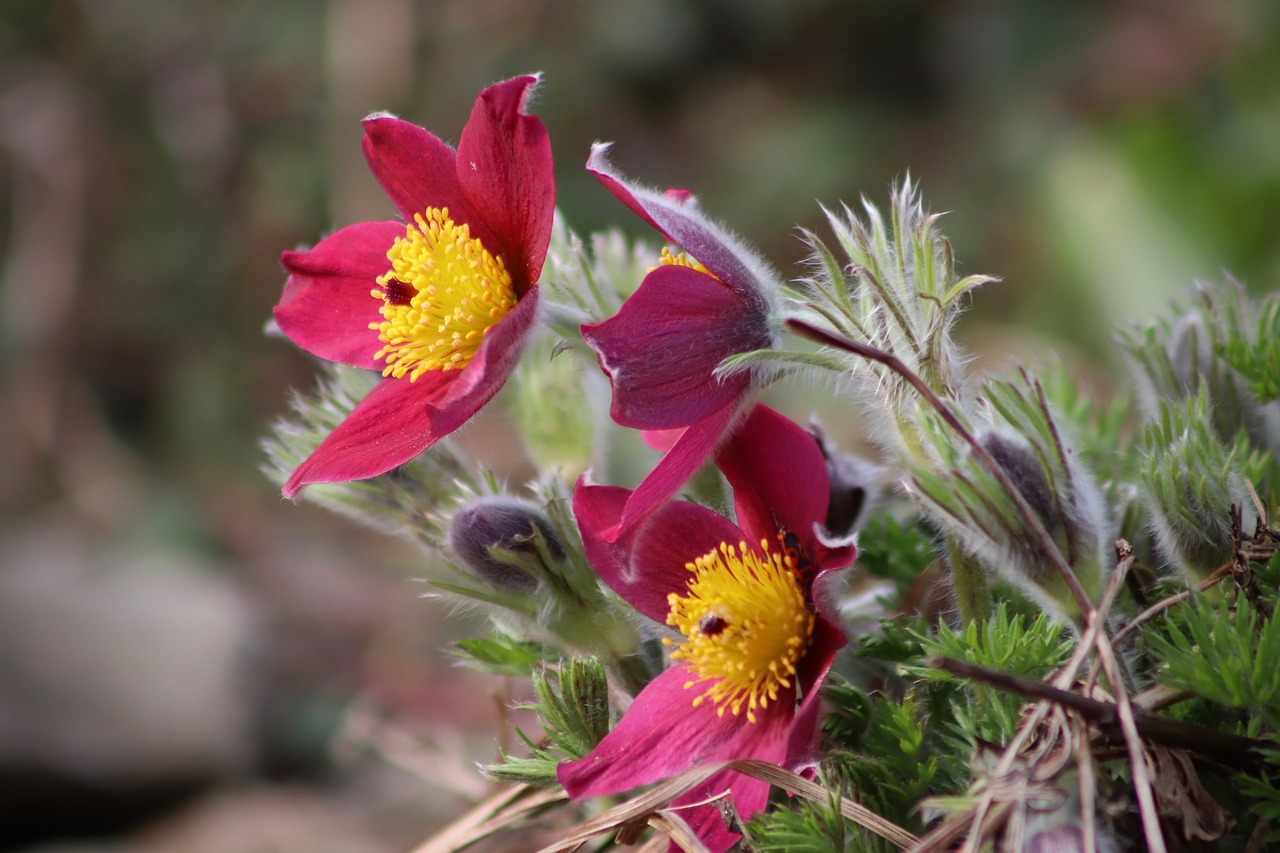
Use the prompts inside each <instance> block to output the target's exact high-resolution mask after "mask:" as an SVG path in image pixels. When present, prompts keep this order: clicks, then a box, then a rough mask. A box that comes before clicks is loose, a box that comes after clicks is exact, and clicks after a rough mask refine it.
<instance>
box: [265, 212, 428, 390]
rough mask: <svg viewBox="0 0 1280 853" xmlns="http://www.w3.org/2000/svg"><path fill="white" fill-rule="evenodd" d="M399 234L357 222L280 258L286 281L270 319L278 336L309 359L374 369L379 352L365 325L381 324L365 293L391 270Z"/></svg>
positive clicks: (390, 226)
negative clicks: (390, 254)
mask: <svg viewBox="0 0 1280 853" xmlns="http://www.w3.org/2000/svg"><path fill="white" fill-rule="evenodd" d="M402 234H404V226H403V225H401V224H400V223H398V222H362V223H360V224H359V225H350V226H348V227H346V228H343V229H342V230H340V231H336V232H334V233H333V234H330V235H329V236H328V237H325V238H324V239H323V240H321V241H320V242H319V243H317V244H316V246H315V247H314V248H313V249H311V250H310V251H305V252H285V253H284V255H283V256H282V257H281V262H282V263H283V264H284V268H285V270H287V271H288V272H289V280H288V281H287V282H286V283H285V286H284V295H283V296H281V297H280V302H279V303H278V304H277V305H276V307H275V309H274V310H273V313H274V315H275V318H276V324H277V325H278V326H279V327H280V331H281V332H283V333H284V334H285V336H286V337H287V338H289V340H291V341H293V342H294V343H295V344H297V345H298V346H300V347H302V348H303V349H304V350H306V351H307V352H309V353H311V354H312V355H317V356H320V357H321V358H325V359H328V360H330V361H336V362H340V363H342V364H349V365H351V366H352V367H363V368H368V369H378V368H379V367H380V365H379V364H378V362H377V361H375V360H374V358H373V356H374V354H375V353H376V352H378V350H379V349H380V348H381V347H382V343H381V341H379V340H378V333H377V332H376V331H374V330H372V329H370V328H369V324H370V323H376V322H377V321H378V320H379V319H381V314H380V313H379V310H378V308H379V306H380V305H381V303H380V302H379V301H378V300H377V299H374V298H373V297H372V296H371V295H370V292H371V291H372V290H373V289H374V288H375V287H377V282H376V281H375V279H376V278H377V277H378V276H380V275H382V274H383V273H385V272H386V271H387V270H388V269H389V268H390V266H391V262H390V261H388V260H387V250H388V249H390V248H391V244H392V243H394V242H395V239H396V237H399V236H401V235H402Z"/></svg>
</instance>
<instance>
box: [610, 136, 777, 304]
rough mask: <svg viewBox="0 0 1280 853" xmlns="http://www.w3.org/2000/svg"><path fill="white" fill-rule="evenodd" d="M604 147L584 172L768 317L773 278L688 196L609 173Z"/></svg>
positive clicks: (760, 262) (749, 252) (773, 284)
mask: <svg viewBox="0 0 1280 853" xmlns="http://www.w3.org/2000/svg"><path fill="white" fill-rule="evenodd" d="M608 150H609V143H602V142H597V143H596V144H595V145H593V146H592V147H591V156H590V157H589V158H588V159H587V171H588V172H590V173H591V174H593V175H595V176H596V178H597V180H599V181H600V183H602V184H604V185H605V187H606V188H607V189H608V190H609V192H611V193H613V194H614V195H615V196H616V197H617V198H618V200H619V201H621V202H622V203H623V204H625V205H626V206H627V207H629V208H631V209H632V210H633V211H634V212H635V213H636V214H638V215H639V216H640V218H641V219H643V220H644V221H646V222H648V223H649V224H650V225H652V226H653V227H654V228H657V229H658V230H659V231H661V232H662V233H663V234H664V235H665V236H666V238H667V239H668V240H670V241H671V242H672V243H675V244H676V245H677V246H679V247H680V248H682V249H684V250H685V251H686V252H688V253H689V254H690V255H692V256H693V257H695V258H697V259H698V260H699V261H700V262H701V263H702V265H703V266H704V267H706V268H707V269H709V270H711V272H712V273H713V274H714V275H715V276H716V277H717V278H719V279H720V280H721V281H723V282H724V283H725V284H726V285H728V287H729V288H731V289H732V290H733V291H735V292H736V293H737V294H738V295H739V296H740V297H741V298H742V299H743V300H745V301H746V302H747V303H748V304H749V305H751V307H752V310H754V311H755V312H757V313H760V314H768V313H769V303H770V301H771V294H773V293H775V292H776V291H777V290H778V284H777V276H776V275H775V274H774V273H773V272H772V271H770V270H769V269H768V267H767V265H766V264H765V263H764V261H762V260H761V259H760V258H759V257H757V256H756V254H755V253H754V252H752V251H751V250H750V249H748V248H747V247H746V246H745V245H743V243H742V242H741V241H739V240H738V239H737V238H735V237H733V236H731V235H730V234H729V233H728V232H726V231H724V230H723V229H722V228H720V227H719V226H717V225H715V224H713V223H712V222H710V221H709V220H708V219H706V218H705V217H704V216H702V214H701V213H699V212H698V209H697V206H696V205H695V204H694V203H693V202H692V201H691V200H690V198H689V194H688V193H687V192H683V191H680V192H674V193H660V192H656V191H654V190H651V189H647V188H645V187H642V186H639V185H638V184H633V183H631V182H629V181H627V180H626V179H625V178H623V177H622V176H621V175H619V174H618V173H617V172H615V171H614V170H613V166H612V165H611V164H610V163H609V160H608V157H607V154H606V152H607V151H608Z"/></svg>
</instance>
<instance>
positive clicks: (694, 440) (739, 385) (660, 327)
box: [582, 144, 779, 538]
mask: <svg viewBox="0 0 1280 853" xmlns="http://www.w3.org/2000/svg"><path fill="white" fill-rule="evenodd" d="M607 150H608V145H605V144H597V145H596V146H595V147H594V148H593V149H592V151H591V157H590V159H589V160H588V161H587V170H588V171H590V172H591V173H592V174H593V175H595V176H596V178H598V179H599V180H600V182H601V183H602V184H604V185H605V187H606V188H608V189H609V191H610V192H612V193H613V194H614V195H615V196H617V198H618V199H619V200H620V201H622V202H623V203H624V204H626V205H627V207H629V208H631V210H633V211H634V212H635V213H637V214H639V216H640V217H641V218H642V219H644V220H645V221H646V222H648V223H649V224H650V225H652V226H653V227H654V228H656V229H658V231H660V232H661V233H662V234H663V236H664V237H666V239H667V240H668V241H669V242H671V243H673V244H675V245H676V246H678V247H679V248H680V249H682V250H683V252H684V253H683V254H678V255H672V254H670V253H667V252H664V254H663V258H662V263H661V264H660V265H659V266H658V267H656V268H655V269H653V270H651V271H650V272H649V274H648V275H647V276H645V279H644V281H643V282H641V284H640V287H639V288H638V289H637V290H636V292H635V293H634V294H632V296H631V297H630V298H629V299H627V301H626V302H625V303H623V306H622V308H621V309H620V310H619V311H618V313H617V314H616V315H614V316H613V317H611V318H609V319H608V320H605V321H604V322H602V323H595V324H587V325H584V326H583V327H582V336H583V338H584V339H585V340H586V342H587V343H588V344H589V345H590V346H591V347H592V349H594V350H595V351H596V353H597V355H598V356H599V359H600V366H601V367H602V368H603V369H604V371H605V372H606V373H607V374H608V375H609V379H610V381H611V382H612V383H613V403H612V406H611V409H610V413H611V414H612V416H613V419H614V420H615V421H617V422H618V423H619V424H621V425H622V426H625V427H631V428H633V429H641V430H646V431H648V432H650V433H659V432H661V433H664V434H663V435H658V436H652V442H651V443H653V444H655V446H659V447H660V448H661V449H666V450H667V453H666V455H665V456H664V457H663V459H662V461H661V462H659V463H658V465H657V466H656V467H655V468H654V470H653V471H652V472H651V473H650V474H649V476H648V477H646V478H645V480H644V482H642V483H641V484H640V486H639V487H638V488H637V489H636V490H635V493H634V494H633V495H632V496H631V498H630V500H629V501H628V502H627V506H626V507H625V509H624V510H623V511H622V513H621V514H620V517H619V526H618V527H617V528H616V529H615V530H613V531H610V532H609V533H608V535H609V536H610V537H612V538H616V537H617V536H619V535H621V534H622V533H623V532H624V531H625V530H626V529H628V528H630V527H632V526H633V525H634V524H636V523H637V522H639V521H640V520H642V519H643V518H644V517H645V516H647V515H648V514H649V513H651V512H653V511H654V510H655V509H656V508H657V507H658V506H659V505H660V504H661V503H662V502H663V501H665V500H666V499H667V498H670V497H671V496H672V495H673V494H675V492H676V491H677V490H678V489H679V488H680V486H681V485H682V484H683V483H684V482H685V480H687V479H688V478H689V477H690V476H691V475H692V474H693V472H694V471H696V470H697V468H698V466H699V465H701V464H702V462H703V461H704V460H705V459H706V458H707V457H708V456H709V455H710V454H711V453H712V451H713V450H714V449H715V447H716V446H717V445H718V444H719V443H720V441H721V440H722V439H723V437H724V436H725V435H727V434H728V433H729V432H730V431H731V429H732V427H733V426H734V425H735V423H736V422H737V421H738V420H740V419H741V416H742V415H743V414H744V413H745V412H746V410H747V408H748V407H749V402H750V400H749V398H750V392H751V390H752V388H753V386H755V385H756V384H758V377H757V376H756V375H755V374H754V373H753V372H752V371H744V372H739V373H734V374H731V375H727V376H717V375H716V374H715V370H716V368H717V367H718V366H719V365H720V363H721V362H722V361H724V359H725V358H727V357H729V356H731V355H735V354H737V353H744V352H751V351H753V350H758V349H766V348H769V347H772V346H773V343H774V338H775V334H776V331H775V328H774V326H775V325H776V320H775V319H774V318H775V311H774V300H775V294H776V293H777V291H778V288H779V284H778V281H777V277H776V276H775V274H774V273H773V272H772V271H770V270H769V268H768V266H767V265H766V264H765V263H764V262H763V261H762V260H761V259H760V258H759V257H757V256H756V255H755V253H753V252H752V251H751V250H750V249H748V248H747V247H746V246H745V245H743V244H742V242H741V241H739V240H738V239H737V238H735V237H733V236H732V235H730V234H728V233H727V232H726V231H725V230H724V229H722V228H721V227H719V226H718V225H716V224H715V223H713V222H711V221H709V220H708V219H706V217H704V216H703V215H702V214H701V213H700V212H699V210H698V208H697V205H696V203H695V202H694V200H693V199H692V198H691V197H690V196H689V194H688V193H687V192H684V191H677V190H673V191H669V192H666V193H660V192H656V191H654V190H649V189H646V188H644V187H640V186H637V185H635V184H632V183H629V182H627V181H626V180H625V179H623V178H622V177H620V176H619V175H618V174H617V173H615V172H614V171H613V169H612V167H611V166H610V164H609V162H608V160H607V159H606V156H605V154H606V151H607Z"/></svg>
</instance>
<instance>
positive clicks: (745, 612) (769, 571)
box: [667, 540, 813, 723]
mask: <svg viewBox="0 0 1280 853" xmlns="http://www.w3.org/2000/svg"><path fill="white" fill-rule="evenodd" d="M760 549H761V550H760V551H759V552H757V551H755V550H752V549H749V548H748V547H747V543H746V542H740V543H738V545H737V546H734V545H730V544H729V543H727V542H724V543H721V544H720V547H719V548H717V549H715V550H713V551H711V552H709V553H707V554H705V555H703V556H701V557H699V558H698V559H696V560H694V561H693V562H692V563H687V564H686V568H688V569H689V571H690V572H692V573H693V578H692V579H691V580H690V581H689V583H688V587H687V592H688V594H687V595H677V594H676V593H672V594H671V595H669V596H667V603H668V604H670V605H671V612H670V614H669V615H668V616H667V624H668V625H671V626H673V627H675V628H677V629H679V631H680V633H682V634H684V636H685V640H684V642H683V643H681V644H680V648H678V649H676V650H675V651H674V652H672V654H671V657H672V659H673V660H677V661H683V662H684V663H685V664H686V665H688V667H689V669H690V670H691V671H692V672H693V674H694V675H695V676H696V677H695V678H694V679H693V680H690V681H688V682H686V683H685V685H684V686H685V688H686V689H687V688H690V687H692V686H693V685H695V684H699V683H701V682H706V681H711V682H713V683H712V684H711V685H710V686H709V687H707V689H706V690H705V691H704V692H703V693H701V694H700V695H699V696H697V698H695V699H694V700H693V704H694V707H697V706H698V705H701V704H702V702H703V701H704V700H706V699H708V698H709V699H711V701H712V702H714V703H715V704H716V705H717V706H718V707H717V711H716V713H717V714H719V715H720V716H724V712H725V711H726V710H729V711H731V712H732V713H733V714H734V716H738V715H739V714H741V713H742V711H743V709H744V707H745V709H746V713H747V720H748V721H749V722H752V723H754V722H755V721H756V713H755V712H756V710H757V709H761V708H766V707H768V705H769V703H770V702H773V701H776V700H777V698H778V692H779V691H780V690H782V689H783V688H786V687H790V686H791V685H792V681H793V679H794V676H795V673H796V663H797V661H799V660H800V658H801V657H802V656H803V655H804V653H805V651H806V650H807V649H808V647H809V641H810V639H811V637H812V636H813V613H812V612H811V611H810V610H809V608H808V606H807V602H806V601H805V594H804V590H803V589H802V588H801V586H800V580H799V575H798V574H797V570H796V565H795V559H794V558H793V557H791V556H788V555H787V554H781V553H776V552H773V551H770V550H769V543H768V541H765V540H762V541H761V542H760ZM667 642H672V641H670V640H668V641H667Z"/></svg>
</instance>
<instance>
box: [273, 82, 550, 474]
mask: <svg viewBox="0 0 1280 853" xmlns="http://www.w3.org/2000/svg"><path fill="white" fill-rule="evenodd" d="M537 83H538V78H537V77H536V76H525V77H516V78H514V79H511V80H507V81H506V82H503V83H498V84H496V85H494V86H490V87H489V88H487V89H485V90H484V91H482V92H481V93H480V96H479V97H478V98H476V102H475V106H474V108H473V109H472V112H471V117H470V119H469V120H468V121H467V124H466V126H465V127H464V128H463V129H462V135H461V137H460V138H459V141H458V149H457V151H454V150H453V149H452V148H450V147H449V146H448V145H446V144H445V143H444V142H442V141H441V140H440V139H438V138H437V137H435V136H434V135H432V134H431V133H429V132H427V131H426V130H424V129H422V128H420V127H418V126H416V125H413V124H410V123H409V122H406V121H401V120H400V119H396V118H392V117H391V116H384V115H375V116H372V117H370V118H368V119H366V120H365V122H364V130H365V136H364V142H363V145H364V153H365V158H366V159H367V160H368V162H369V167H370V169H371V170H372V171H373V174H374V176H375V177H376V178H377V179H378V182H379V183H380V184H382V188H383V190H385V191H386V193H387V195H388V197H390V199H391V201H392V203H393V204H394V205H395V207H396V209H397V210H398V211H399V213H400V215H401V217H403V219H404V221H403V222H400V221H384V222H363V223H360V224H358V225H351V226H348V227H346V228H342V229H341V230H339V231H337V232H335V233H333V234H331V235H330V236H328V237H326V238H324V239H323V240H321V241H320V242H319V243H318V244H317V245H316V246H315V247H314V248H313V249H311V250H310V251H305V252H285V253H284V256H283V263H284V267H285V269H286V270H287V271H288V273H289V280H288V282H287V283H286V284H285V290H284V295H283V296H282V297H281V299H280V302H279V304H278V305H276V307H275V312H274V313H275V319H276V323H277V325H278V326H279V327H280V330H281V331H282V332H283V333H284V334H285V335H286V336H287V337H288V338H289V339H290V340H292V341H293V342H294V343H296V344H298V346H300V347H302V348H303V349H305V350H307V351H308V352H310V353H313V354H314V355H317V356H320V357H321V358H327V359H330V360H332V361H337V362H341V363H343V364H348V365H352V366H354V367H361V368H370V369H374V370H379V371H381V372H382V374H383V377H384V378H383V380H382V381H381V382H379V383H378V385H377V386H376V387H375V388H374V389H373V390H372V391H371V392H369V394H368V395H367V396H366V397H365V398H364V399H363V400H362V401H361V402H360V403H359V404H358V405H357V406H356V407H355V409H354V410H353V411H352V412H351V414H350V415H349V416H348V417H347V418H346V420H344V421H343V422H342V423H341V424H340V425H339V426H338V427H337V428H336V429H334V431H333V432H332V433H330V434H329V436H328V437H327V438H326V439H325V440H324V441H323V442H322V443H321V444H320V445H319V446H318V447H317V448H316V450H315V452H314V453H312V454H311V456H310V457H308V458H307V459H306V460H304V461H303V462H302V464H300V465H299V466H298V467H297V469H295V470H294V472H293V474H292V475H291V476H290V477H289V479H288V481H287V482H286V483H285V486H284V494H285V496H286V497H292V496H293V495H295V494H296V493H297V492H298V490H299V489H301V488H302V487H303V486H306V485H308V484H310V483H323V482H345V481H349V480H358V479H364V478H366V477H372V476H376V475H378V474H382V473H385V472H387V471H389V470H391V469H392V468H394V467H396V466H397V465H400V464H402V463H404V462H406V461H408V460H409V459H411V458H413V457H414V456H416V455H418V454H419V453H421V452H422V451H423V450H425V449H426V448H428V447H430V446H431V445H432V444H433V443H434V442H436V441H437V440H438V439H440V438H441V437H443V436H445V435H448V434H449V433H451V432H453V431H454V430H456V429H457V428H458V427H459V426H461V425H462V424H463V423H465V422H466V421H467V419H469V418H470V417H471V416H472V415H474V414H475V413H476V412H477V411H479V409H480V408H481V407H482V406H484V404H485V403H487V402H488V401H489V400H490V399H491V398H492V397H493V395H494V394H496V393H497V392H498V390H499V389H500V388H501V387H502V385H503V383H504V382H506V380H507V377H508V376H510V375H511V371H512V370H513V369H514V367H515V364H516V361H517V360H518V358H519V355H520V350H521V348H522V347H523V345H524V342H525V340H526V338H527V337H528V336H529V333H530V331H531V330H532V328H533V322H534V318H535V316H536V314H537V309H538V288H537V287H536V283H537V281H538V277H539V275H540V274H541V271H542V263H543V260H544V259H545V257H546V252H547V244H548V242H549V241H550V237H551V223H552V208H553V206H554V203H555V182H554V177H553V174H552V163H551V143H550V141H549V139H548V137H547V132H546V129H545V128H544V127H543V125H542V122H541V121H539V120H538V119H537V118H534V117H533V116H530V115H527V114H526V113H525V102H526V100H527V98H528V96H529V93H530V92H531V91H532V90H533V88H534V87H535V86H536V85H537Z"/></svg>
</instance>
